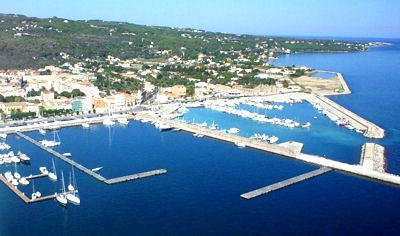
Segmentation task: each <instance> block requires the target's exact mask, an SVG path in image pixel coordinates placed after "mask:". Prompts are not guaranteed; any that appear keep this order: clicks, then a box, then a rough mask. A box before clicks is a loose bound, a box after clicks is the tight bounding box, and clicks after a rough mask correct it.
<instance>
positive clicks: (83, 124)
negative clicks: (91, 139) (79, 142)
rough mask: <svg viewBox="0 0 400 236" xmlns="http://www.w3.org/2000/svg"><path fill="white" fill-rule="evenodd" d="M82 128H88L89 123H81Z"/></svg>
mask: <svg viewBox="0 0 400 236" xmlns="http://www.w3.org/2000/svg"><path fill="white" fill-rule="evenodd" d="M82 127H83V128H85V129H88V128H90V124H89V123H82Z"/></svg>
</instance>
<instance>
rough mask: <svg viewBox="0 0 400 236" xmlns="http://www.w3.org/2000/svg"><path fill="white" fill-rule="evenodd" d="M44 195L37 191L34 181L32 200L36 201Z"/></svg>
mask: <svg viewBox="0 0 400 236" xmlns="http://www.w3.org/2000/svg"><path fill="white" fill-rule="evenodd" d="M41 196H42V194H41V193H40V192H39V191H35V182H34V181H32V195H31V200H35V199H36V198H38V197H41Z"/></svg>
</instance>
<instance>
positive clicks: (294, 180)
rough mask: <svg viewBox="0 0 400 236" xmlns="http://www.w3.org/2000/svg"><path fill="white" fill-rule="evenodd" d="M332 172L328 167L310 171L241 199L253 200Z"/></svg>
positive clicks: (260, 189) (253, 192)
mask: <svg viewBox="0 0 400 236" xmlns="http://www.w3.org/2000/svg"><path fill="white" fill-rule="evenodd" d="M331 170H332V169H330V168H327V167H321V168H319V169H317V170H314V171H310V172H308V173H305V174H302V175H298V176H296V177H293V178H290V179H286V180H284V181H281V182H278V183H275V184H271V185H269V186H266V187H263V188H259V189H256V190H253V191H250V192H248V193H244V194H241V195H240V197H242V198H244V199H252V198H255V197H258V196H261V195H263V194H267V193H270V192H272V191H276V190H279V189H281V188H285V187H288V186H290V185H293V184H296V183H299V182H301V181H304V180H307V179H310V178H313V177H316V176H319V175H322V174H325V173H326V172H329V171H331Z"/></svg>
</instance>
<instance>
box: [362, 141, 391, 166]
mask: <svg viewBox="0 0 400 236" xmlns="http://www.w3.org/2000/svg"><path fill="white" fill-rule="evenodd" d="M360 165H362V166H363V167H364V168H368V169H370V170H374V171H378V172H382V173H383V172H385V165H386V162H385V148H384V147H383V146H381V145H379V144H376V143H365V144H364V145H363V146H362V149H361V159H360Z"/></svg>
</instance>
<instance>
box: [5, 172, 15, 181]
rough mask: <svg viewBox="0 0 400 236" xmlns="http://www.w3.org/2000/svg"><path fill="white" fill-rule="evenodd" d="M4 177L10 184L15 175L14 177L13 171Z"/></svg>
mask: <svg viewBox="0 0 400 236" xmlns="http://www.w3.org/2000/svg"><path fill="white" fill-rule="evenodd" d="M4 177H5V178H6V180H7V181H8V182H10V181H11V180H12V179H13V178H14V177H13V175H12V173H11V171H7V172H5V173H4Z"/></svg>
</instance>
